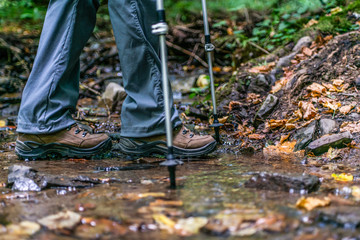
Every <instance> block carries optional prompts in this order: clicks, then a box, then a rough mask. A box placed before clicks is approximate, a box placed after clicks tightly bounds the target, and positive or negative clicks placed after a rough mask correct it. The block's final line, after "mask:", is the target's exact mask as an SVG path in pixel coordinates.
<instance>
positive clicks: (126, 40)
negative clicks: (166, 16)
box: [109, 0, 181, 137]
mask: <svg viewBox="0 0 360 240" xmlns="http://www.w3.org/2000/svg"><path fill="white" fill-rule="evenodd" d="M109 12H110V18H111V22H112V25H113V30H114V35H115V40H116V45H117V47H118V50H119V56H120V64H121V69H122V72H123V78H124V79H123V80H124V88H125V90H126V92H127V94H128V95H127V97H126V99H125V101H124V103H123V107H122V112H121V135H122V136H125V137H147V136H153V135H159V134H164V133H165V113H164V96H163V91H162V83H161V73H160V69H161V67H160V59H159V55H158V53H159V40H158V37H157V36H156V35H153V34H152V33H151V25H152V24H154V23H156V22H157V19H156V16H157V15H156V1H154V0H142V1H139V0H109ZM170 97H171V104H173V101H172V94H171V96H170ZM172 122H173V125H174V126H177V125H180V124H181V121H180V119H179V116H178V112H177V111H176V109H175V108H174V107H173V108H172Z"/></svg>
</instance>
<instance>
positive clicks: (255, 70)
mask: <svg viewBox="0 0 360 240" xmlns="http://www.w3.org/2000/svg"><path fill="white" fill-rule="evenodd" d="M274 67H275V62H271V63H269V64H267V65H263V66H256V67H253V68H251V69H250V70H249V72H250V73H268V72H270V71H271V70H272V69H273V68H274Z"/></svg>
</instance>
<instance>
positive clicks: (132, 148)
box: [114, 137, 216, 157]
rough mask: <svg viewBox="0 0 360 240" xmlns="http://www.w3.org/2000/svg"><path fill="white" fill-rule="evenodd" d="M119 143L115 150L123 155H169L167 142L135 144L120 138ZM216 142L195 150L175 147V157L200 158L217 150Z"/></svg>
mask: <svg viewBox="0 0 360 240" xmlns="http://www.w3.org/2000/svg"><path fill="white" fill-rule="evenodd" d="M119 140H120V141H119V143H118V144H116V146H115V147H114V149H116V150H118V151H120V152H122V153H123V154H126V155H130V156H136V157H146V156H151V155H154V154H160V155H164V156H166V154H167V153H168V148H167V146H166V142H164V141H155V142H150V143H148V142H135V141H133V140H131V139H129V138H124V137H120V139H119ZM215 147H216V141H213V142H210V143H208V144H206V145H204V146H203V147H201V148H195V149H185V148H179V147H176V146H174V147H173V149H174V156H175V157H199V156H203V155H207V154H209V153H211V152H212V151H214V150H215Z"/></svg>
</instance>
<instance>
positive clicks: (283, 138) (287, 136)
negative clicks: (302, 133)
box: [280, 134, 290, 144]
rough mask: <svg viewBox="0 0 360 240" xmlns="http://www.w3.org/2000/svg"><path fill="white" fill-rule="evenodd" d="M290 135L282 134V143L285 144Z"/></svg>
mask: <svg viewBox="0 0 360 240" xmlns="http://www.w3.org/2000/svg"><path fill="white" fill-rule="evenodd" d="M289 137H290V134H287V135H282V136H281V138H280V144H283V143H284V142H285V141H286V140H288V139H289Z"/></svg>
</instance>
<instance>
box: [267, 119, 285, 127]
mask: <svg viewBox="0 0 360 240" xmlns="http://www.w3.org/2000/svg"><path fill="white" fill-rule="evenodd" d="M286 123H287V119H282V120H275V119H270V120H269V121H268V122H267V125H268V126H269V128H270V129H275V128H279V127H284V126H285V124H286Z"/></svg>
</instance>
